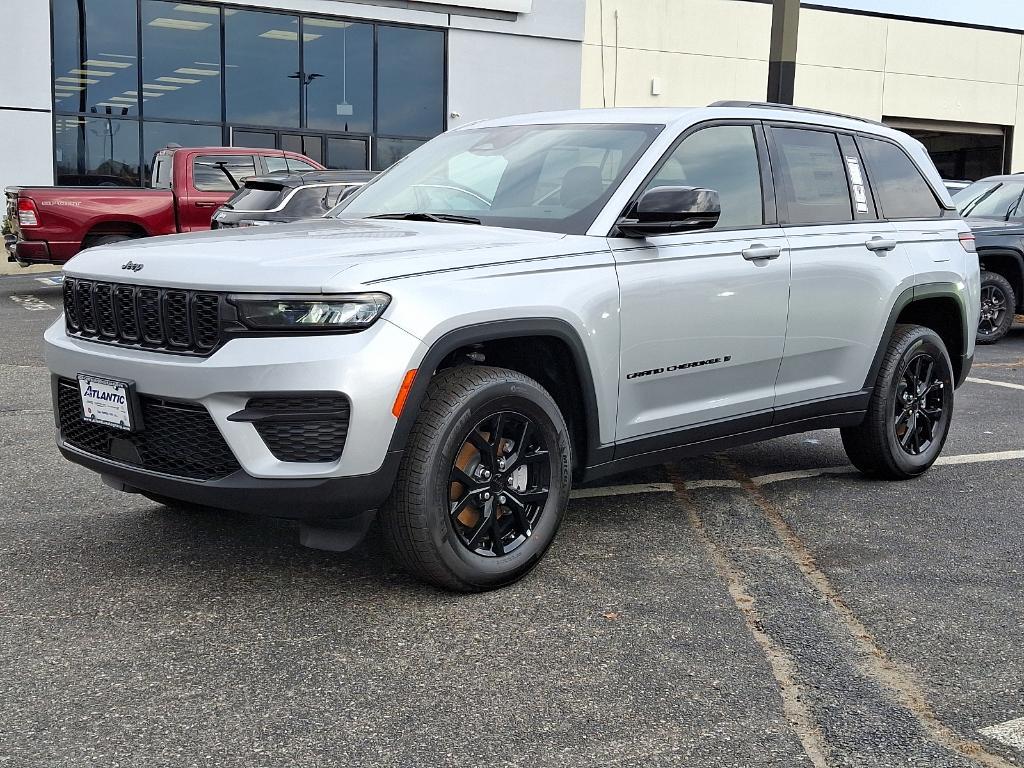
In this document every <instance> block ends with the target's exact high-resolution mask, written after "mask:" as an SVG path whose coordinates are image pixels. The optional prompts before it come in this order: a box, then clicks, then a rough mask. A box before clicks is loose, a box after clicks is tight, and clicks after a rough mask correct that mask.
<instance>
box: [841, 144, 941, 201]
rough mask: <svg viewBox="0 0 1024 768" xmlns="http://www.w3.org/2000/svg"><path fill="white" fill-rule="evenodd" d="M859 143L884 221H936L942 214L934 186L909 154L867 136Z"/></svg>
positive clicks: (893, 145)
mask: <svg viewBox="0 0 1024 768" xmlns="http://www.w3.org/2000/svg"><path fill="white" fill-rule="evenodd" d="M858 141H859V143H860V146H861V152H862V153H863V154H864V161H865V162H866V163H867V164H868V178H869V179H870V181H871V183H872V185H873V186H874V187H875V192H876V194H877V195H878V202H879V203H880V204H881V206H882V216H883V217H884V218H886V219H934V218H935V217H937V216H940V215H942V209H941V208H940V207H939V204H938V202H937V201H936V200H935V195H934V194H933V193H932V189H931V187H929V186H928V182H927V181H925V180H924V176H922V175H921V171H919V170H918V168H917V166H916V165H914V163H913V162H912V161H911V159H910V158H909V157H907V153H906V152H904V151H903V150H902V149H900V148H899V147H897V146H896V145H895V144H891V143H889V142H888V141H879V140H878V139H866V138H863V137H861V138H860V139H858Z"/></svg>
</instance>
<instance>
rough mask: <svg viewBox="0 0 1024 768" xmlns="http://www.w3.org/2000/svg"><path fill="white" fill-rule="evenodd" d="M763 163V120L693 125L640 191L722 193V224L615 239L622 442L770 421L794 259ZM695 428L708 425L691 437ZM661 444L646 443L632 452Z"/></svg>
mask: <svg viewBox="0 0 1024 768" xmlns="http://www.w3.org/2000/svg"><path fill="white" fill-rule="evenodd" d="M768 168H769V166H768V161H767V149H766V146H765V139H764V134H763V129H762V128H761V125H760V124H759V123H756V122H744V121H738V122H733V121H729V122H721V123H712V124H704V125H702V126H698V127H697V128H696V129H692V130H691V131H690V132H689V133H687V134H684V136H683V137H682V139H681V140H680V141H679V142H677V144H676V145H675V147H674V148H673V149H672V150H670V151H669V152H668V154H667V155H666V156H665V158H664V159H663V161H662V163H661V165H660V166H659V167H658V168H657V170H656V171H655V172H654V174H653V175H652V176H651V177H650V178H649V179H648V181H647V182H646V184H645V185H644V188H643V189H642V190H640V192H642V191H644V190H646V189H650V188H653V187H658V186H691V187H704V188H707V189H714V190H717V191H718V193H719V196H720V200H721V207H722V214H721V218H720V220H719V222H718V224H717V225H716V226H715V227H714V228H713V229H709V230H703V231H697V232H687V233H683V234H673V235H664V236H658V237H648V238H647V239H635V238H624V237H613V238H610V239H609V244H610V245H611V247H612V250H613V252H614V255H615V263H616V269H617V271H618V277H619V285H620V291H621V355H620V381H619V409H618V417H617V424H616V440H617V441H627V442H628V441H636V440H638V439H641V438H653V439H654V442H657V441H658V440H661V441H663V442H665V443H666V445H667V444H674V443H685V442H691V441H696V440H703V439H708V438H710V437H715V436H717V434H718V433H719V432H721V433H722V434H728V433H730V432H736V431H738V429H741V428H742V429H754V428H757V427H759V426H767V425H768V424H770V423H771V409H772V407H773V404H774V399H775V382H776V379H777V377H778V373H779V365H780V364H781V361H782V352H783V346H784V343H785V338H786V320H787V311H788V304H789V283H790V264H789V246H788V242H787V240H786V237H785V235H784V234H783V232H782V230H781V229H780V228H779V227H778V225H777V223H776V218H775V200H774V191H773V187H772V185H771V181H770V172H769V171H768ZM740 417H743V418H742V422H741V424H740V423H739V422H737V421H736V420H737V419H738V418H740ZM726 421H728V423H725V422H726ZM694 427H702V429H697V430H693V431H690V432H689V433H687V432H685V430H688V429H689V428H694ZM681 432H682V434H680V433H681ZM657 447H659V446H657V445H653V444H651V442H650V441H648V443H647V444H646V445H643V444H641V445H640V446H634V449H635V450H637V451H640V450H648V449H651V450H653V449H657ZM619 450H623V452H624V453H628V452H629V450H630V449H629V448H628V447H626V446H622V447H620V449H619ZM616 455H620V454H619V453H618V452H617V454H616Z"/></svg>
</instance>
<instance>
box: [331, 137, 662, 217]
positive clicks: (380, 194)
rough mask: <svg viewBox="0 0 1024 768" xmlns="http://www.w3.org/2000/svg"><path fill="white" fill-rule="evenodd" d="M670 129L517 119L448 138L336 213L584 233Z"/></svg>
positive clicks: (423, 149)
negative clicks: (443, 218) (521, 122)
mask: <svg viewBox="0 0 1024 768" xmlns="http://www.w3.org/2000/svg"><path fill="white" fill-rule="evenodd" d="M663 128H664V126H657V125H515V126H503V127H498V128H476V129H470V130H464V131H453V132H451V133H446V134H442V135H441V136H438V137H437V138H436V139H433V140H432V141H429V142H427V143H426V144H425V145H423V146H422V147H420V148H419V149H417V150H416V151H415V152H413V153H412V154H410V155H408V156H407V157H406V158H404V159H403V160H401V161H400V162H399V163H397V164H396V165H394V166H393V167H392V168H391V169H390V170H388V171H387V172H386V173H385V174H383V175H382V176H379V177H378V178H377V179H376V180H375V181H374V182H372V183H371V184H368V185H367V186H366V187H364V188H363V189H362V190H360V191H359V192H358V193H357V194H355V195H353V196H352V197H351V198H350V199H349V200H347V201H345V202H344V203H343V204H342V205H341V206H340V207H339V208H337V209H335V210H334V211H333V215H335V216H338V217H345V218H364V217H369V216H386V215H391V216H394V215H395V214H410V213H413V214H417V213H418V214H424V213H427V214H436V215H438V216H463V217H468V218H469V219H470V220H478V221H479V222H480V223H481V224H486V225H489V226H495V227H513V228H518V229H533V230H541V231H547V232H561V233H563V234H583V233H585V232H586V231H587V229H588V228H589V227H590V225H591V224H592V223H593V221H594V219H595V218H596V216H597V214H598V213H599V212H600V210H601V208H602V207H603V206H604V204H605V202H607V200H608V198H609V197H610V196H611V194H612V192H614V190H615V188H616V187H617V186H618V184H619V183H620V182H621V181H622V178H623V177H624V176H625V175H626V174H627V173H628V172H629V170H630V169H631V168H632V167H633V165H634V164H635V163H636V161H637V160H638V159H639V158H640V156H641V155H642V154H643V152H644V150H646V149H647V147H648V146H650V143H651V141H652V140H653V139H654V137H655V136H657V135H658V133H660V132H661V130H662V129H663Z"/></svg>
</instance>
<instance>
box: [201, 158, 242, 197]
mask: <svg viewBox="0 0 1024 768" xmlns="http://www.w3.org/2000/svg"><path fill="white" fill-rule="evenodd" d="M255 175H256V162H255V160H254V159H253V157H252V155H208V156H199V157H197V158H196V159H195V160H193V161H192V183H193V185H194V186H195V188H196V189H198V190H200V191H202V192H234V191H235V184H238V185H239V186H241V185H242V182H243V181H245V180H246V179H247V178H249V177H250V176H255ZM232 179H234V181H235V184H232V183H231V180H232Z"/></svg>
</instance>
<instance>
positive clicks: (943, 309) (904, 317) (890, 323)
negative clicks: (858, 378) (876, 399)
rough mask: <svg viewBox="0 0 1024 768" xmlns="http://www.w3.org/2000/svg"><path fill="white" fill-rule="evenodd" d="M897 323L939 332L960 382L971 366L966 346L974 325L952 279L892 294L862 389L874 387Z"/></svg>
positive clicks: (955, 376) (959, 382) (960, 382)
mask: <svg viewBox="0 0 1024 768" xmlns="http://www.w3.org/2000/svg"><path fill="white" fill-rule="evenodd" d="M898 323H913V324H915V325H923V326H925V327H926V328H931V329H932V330H933V331H935V332H936V333H937V334H939V336H940V337H941V338H942V341H943V343H944V344H945V345H946V350H947V351H948V352H949V358H950V362H951V363H952V364H953V377H954V381H955V383H956V386H958V387H959V386H960V385H961V384H962V383H963V381H964V379H966V378H967V374H968V373H969V372H970V369H971V359H970V357H969V356H968V354H967V349H968V346H969V345H968V340H969V339H970V334H972V333H974V330H975V329H973V328H971V327H970V322H969V320H968V316H967V307H966V306H965V305H964V297H963V294H962V291H961V290H960V289H958V288H957V286H956V285H955V284H953V283H927V284H924V285H917V286H914V287H912V288H908V289H906V290H905V291H903V293H901V294H900V295H899V296H898V297H897V298H896V301H895V303H894V304H893V306H892V309H891V310H890V312H889V317H888V319H887V321H886V324H885V331H884V332H883V334H882V338H881V340H880V341H879V344H878V349H877V350H876V351H875V356H874V359H873V360H872V362H871V368H870V370H869V371H868V375H867V378H866V379H865V380H864V388H865V389H873V388H874V386H875V380H876V379H877V378H878V371H879V368H881V365H882V359H883V358H884V357H885V352H886V350H887V349H888V348H889V342H890V341H891V340H892V334H893V331H894V330H895V329H896V325H897V324H898Z"/></svg>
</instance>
